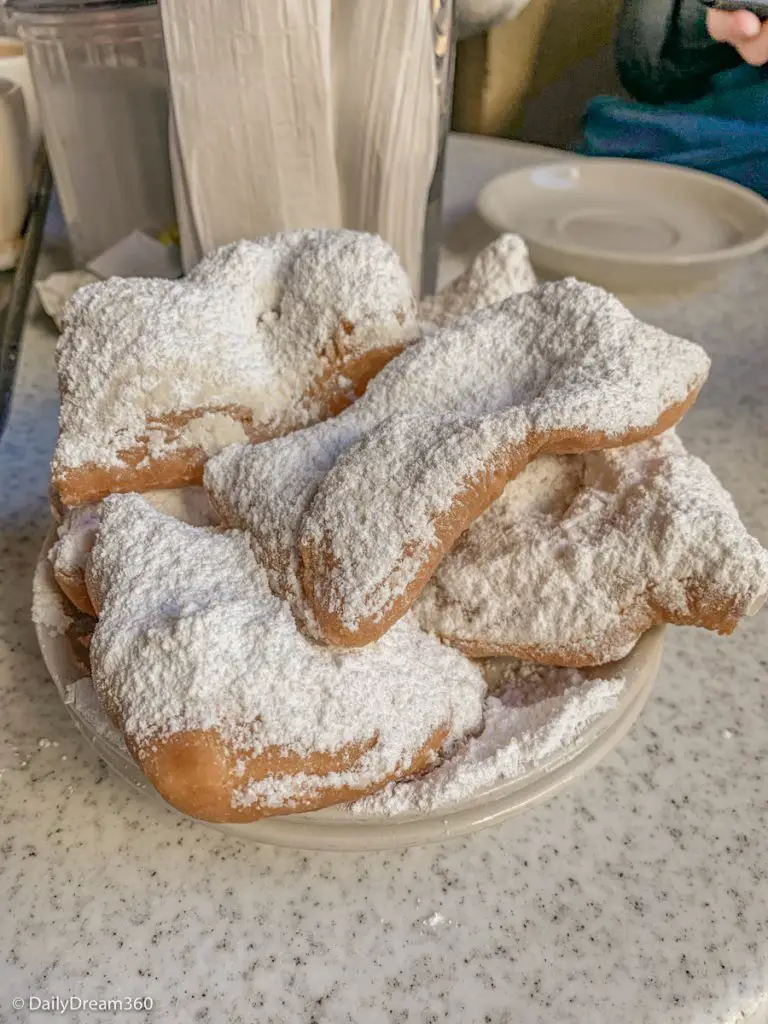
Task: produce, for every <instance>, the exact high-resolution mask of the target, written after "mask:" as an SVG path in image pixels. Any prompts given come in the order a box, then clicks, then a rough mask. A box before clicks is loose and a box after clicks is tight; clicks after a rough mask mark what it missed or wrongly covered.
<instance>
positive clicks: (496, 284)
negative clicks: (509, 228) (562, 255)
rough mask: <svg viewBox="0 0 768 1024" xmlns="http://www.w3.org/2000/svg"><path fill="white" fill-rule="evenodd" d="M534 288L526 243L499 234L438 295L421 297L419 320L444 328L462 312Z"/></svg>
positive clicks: (514, 237)
mask: <svg viewBox="0 0 768 1024" xmlns="http://www.w3.org/2000/svg"><path fill="white" fill-rule="evenodd" d="M535 287H536V275H535V274H534V272H533V267H532V266H531V262H530V259H529V257H528V246H527V245H526V244H525V242H524V241H523V239H522V238H521V237H520V236H519V235H513V234H504V235H499V237H498V238H495V239H494V240H493V241H492V242H491V244H490V245H487V246H486V247H485V248H484V249H481V251H480V252H479V253H478V254H477V256H475V258H474V260H472V262H471V263H470V265H469V266H468V267H467V269H466V270H465V271H464V272H463V273H462V274H459V276H458V277H457V278H455V279H454V280H453V281H451V282H450V284H448V285H446V287H445V288H443V289H442V290H441V291H439V292H438V293H437V295H429V296H427V297H426V298H425V299H422V301H421V303H420V304H419V319H420V320H421V321H422V322H423V323H427V324H432V325H435V326H436V327H443V326H445V325H446V324H448V323H450V322H451V321H452V320H455V319H456V318H457V317H459V316H463V315H464V314H465V313H474V312H476V311H477V310H478V309H486V308H487V307H488V306H494V305H496V303H497V302H502V301H503V300H504V299H506V298H508V297H509V296H510V295H517V294H518V293H520V292H527V291H530V290H531V288H535Z"/></svg>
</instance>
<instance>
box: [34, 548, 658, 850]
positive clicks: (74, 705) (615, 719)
mask: <svg viewBox="0 0 768 1024" xmlns="http://www.w3.org/2000/svg"><path fill="white" fill-rule="evenodd" d="M53 539H54V530H53V528H52V529H51V532H50V534H49V536H48V538H47V539H46V543H45V545H44V547H43V550H42V551H41V553H40V558H39V560H38V567H37V574H36V587H41V588H43V590H44V591H46V596H47V597H49V598H50V600H51V601H52V602H53V604H54V605H56V604H57V603H59V602H60V600H61V598H60V594H59V591H58V588H57V587H56V584H55V583H54V581H53V577H52V574H51V571H50V563H49V561H48V550H49V548H50V544H51V543H52V541H53ZM35 628H36V631H37V639H38V643H39V644H40V650H41V652H42V655H43V659H44V661H45V664H46V666H47V668H48V671H49V672H50V674H51V677H52V678H53V681H54V682H55V684H56V688H57V690H58V692H59V696H60V697H61V699H62V700H63V701H64V703H65V705H66V707H67V710H68V711H69V712H70V714H71V715H72V718H73V719H74V722H75V724H76V726H77V727H78V729H79V730H80V732H81V733H82V734H83V735H84V736H85V737H86V739H87V740H88V741H89V742H90V743H91V745H92V746H93V747H94V749H95V750H96V751H97V753H98V754H99V756H100V757H102V758H103V759H104V761H106V763H107V764H108V765H109V767H110V768H111V769H112V770H113V771H114V772H115V774H116V775H118V776H120V778H122V779H123V780H124V781H125V782H127V783H128V784H129V785H130V786H131V787H132V788H134V789H136V790H137V791H139V792H141V793H144V794H146V795H147V796H149V797H151V798H152V799H154V800H157V801H160V800H161V797H160V796H159V794H158V793H157V792H156V790H155V789H154V788H153V787H152V786H150V785H149V783H148V782H147V780H146V779H145V778H144V776H143V775H142V773H141V771H140V769H139V767H138V765H137V764H136V763H135V762H134V761H133V759H132V758H131V756H130V755H129V753H128V751H127V749H126V748H125V745H124V744H123V742H122V738H121V737H120V734H119V733H118V732H117V730H116V729H115V728H114V727H113V726H112V725H111V724H110V723H109V720H108V719H107V718H106V716H105V715H104V714H103V713H102V712H101V710H100V708H99V707H98V704H97V701H96V699H95V694H94V692H93V689H92V687H91V686H90V683H89V682H88V681H87V680H84V679H83V677H84V676H85V675H86V673H87V669H85V668H84V665H83V663H82V662H81V661H80V660H79V658H78V657H77V656H76V654H75V651H74V649H73V646H72V644H71V642H70V640H69V639H68V638H67V637H66V636H63V635H61V634H53V633H51V631H50V630H49V629H48V628H46V627H45V626H43V625H40V624H36V627H35ZM663 643H664V630H663V628H661V627H659V628H656V629H652V630H650V631H649V632H648V633H646V634H645V636H643V637H641V639H640V641H639V642H638V644H637V646H636V647H635V648H634V650H633V651H632V652H631V653H630V654H629V655H628V656H627V657H626V658H624V659H623V661H619V662H615V663H614V664H611V665H605V666H602V667H601V668H599V669H593V670H591V672H590V675H591V676H592V677H593V678H596V679H612V678H616V677H618V676H623V677H624V679H625V685H624V687H623V689H622V691H621V694H620V697H619V700H618V703H617V705H616V706H615V707H613V708H612V709H611V710H610V711H608V712H606V713H605V714H603V715H602V717H600V718H599V719H597V720H596V721H593V722H592V724H591V725H589V726H588V727H587V728H586V729H585V730H583V731H582V732H581V733H580V734H579V735H578V736H577V737H576V738H575V739H574V741H573V742H571V743H570V744H569V745H567V746H564V747H560V748H559V749H558V750H557V751H556V752H555V753H554V754H553V755H552V756H551V757H550V758H549V760H547V761H546V762H545V763H543V764H542V765H540V766H539V767H538V768H537V769H536V770H535V771H532V772H529V773H528V774H526V775H522V776H519V777H517V778H515V779H512V780H509V781H505V782H500V783H496V784H494V785H492V786H487V787H485V788H483V789H480V790H478V791H477V792H476V793H475V794H474V795H473V796H472V797H471V798H468V799H465V800H463V801H461V802H460V803H455V804H451V805H450V806H448V807H442V808H440V809H439V810H435V811H433V812H430V813H426V814H421V815H413V814H411V815H393V816H388V815H384V814H378V815H373V814H371V815H366V816H362V815H359V814H353V813H352V812H351V811H350V810H349V809H348V807H345V806H343V805H342V806H338V807H329V808H327V809H325V810H322V811H315V812H313V813H311V814H292V815H287V816H285V817H275V818H265V819H264V820H263V821H256V822H252V823H250V824H245V825H227V824H214V825H209V823H207V822H204V823H202V824H206V825H208V826H209V827H211V828H215V829H218V830H220V831H222V832H227V833H229V834H231V835H236V836H238V837H239V838H241V839H244V840H247V841H251V842H259V843H271V844H273V845H275V846H289V847H294V848H297V849H308V850H342V851H355V850H385V849H393V848H396V847H403V846H415V845H420V844H424V843H434V842H440V841H442V840H445V839H451V838H454V837H456V836H461V835H465V834H466V833H469V832H475V831H477V830H478V829H482V828H487V827H488V826H490V825H495V824H497V823H500V822H502V821H504V820H505V819H506V818H510V817H512V816H513V815H515V814H520V813H521V812H522V811H525V810H527V809H528V808H529V807H533V806H535V805H536V804H538V803H541V802H542V801H543V800H546V799H547V798H548V797H550V796H553V795H554V794H555V793H557V792H559V791H560V790H561V789H563V788H565V787H566V786H568V785H569V784H570V783H571V782H573V781H574V780H575V779H577V778H578V777H579V776H580V775H583V774H584V772H586V771H588V769H590V768H591V767H593V765H595V764H597V762H598V761H600V760H601V759H602V758H603V757H605V755H606V754H607V753H608V752H609V751H611V750H612V749H613V748H614V747H615V746H616V744H617V743H618V742H619V740H621V738H622V737H623V736H624V734H625V733H626V732H627V730H628V729H629V728H630V726H631V725H632V723H633V722H634V721H635V719H636V718H637V716H638V715H639V714H640V712H641V710H642V708H643V706H644V705H645V702H646V700H647V699H648V697H649V695H650V692H651V690H652V688H653V684H654V682H655V680H656V676H657V674H658V670H659V664H660V662H661V653H662V648H663Z"/></svg>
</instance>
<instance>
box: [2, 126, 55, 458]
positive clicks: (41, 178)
mask: <svg viewBox="0 0 768 1024" xmlns="http://www.w3.org/2000/svg"><path fill="white" fill-rule="evenodd" d="M52 188H53V179H52V177H51V169H50V167H49V165H48V155H47V153H46V150H45V145H44V144H43V143H42V142H41V143H40V146H39V147H38V150H37V153H36V155H35V162H34V167H33V171H32V187H31V192H30V199H29V206H28V209H27V216H26V219H25V223H24V231H23V238H24V243H23V245H22V249H21V255H20V256H19V262H18V263H17V265H16V269H15V270H14V272H13V280H12V283H11V292H10V297H9V299H8V305H7V306H6V308H5V315H4V317H3V315H2V313H1V312H0V438H2V436H3V433H4V432H5V428H6V426H7V425H8V419H9V417H10V414H11V401H12V398H13V388H14V384H15V383H16V371H17V369H18V362H19V353H20V351H21V337H22V334H23V331H24V321H25V319H26V315H27V307H28V305H29V297H30V295H31V293H32V284H33V282H34V279H35V270H36V269H37V261H38V259H39V257H40V249H41V247H42V242H43V231H44V229H45V217H46V214H47V212H48V205H49V202H50V198H51V192H52Z"/></svg>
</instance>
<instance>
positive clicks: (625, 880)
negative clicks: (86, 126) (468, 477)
mask: <svg viewBox="0 0 768 1024" xmlns="http://www.w3.org/2000/svg"><path fill="white" fill-rule="evenodd" d="M464 146H466V143H464ZM457 154H458V156H459V157H461V158H462V161H463V163H462V165H461V166H462V174H463V177H462V190H461V195H459V194H458V193H457V185H456V181H455V174H454V180H453V181H452V182H451V183H450V188H449V205H451V209H452V211H453V215H454V218H455V224H454V229H453V231H452V234H451V239H452V244H453V243H455V242H456V240H457V239H458V238H460V237H462V238H463V239H464V242H463V243H462V244H468V245H469V244H471V241H472V238H473V237H474V233H476V232H479V231H480V228H479V225H478V224H477V223H475V222H473V219H472V217H467V216H464V213H465V212H466V204H465V205H464V206H462V202H459V201H458V199H461V196H463V195H464V194H465V193H466V192H467V190H469V189H472V188H476V187H477V185H478V184H480V183H481V180H482V179H483V178H484V177H489V176H490V175H491V174H493V173H494V172H495V171H497V170H498V169H501V168H503V166H505V160H506V165H509V164H510V163H511V162H513V161H512V160H511V159H510V157H509V156H502V147H499V146H498V144H492V143H488V144H485V145H484V144H480V145H479V147H478V148H477V149H473V150H472V152H471V153H465V152H463V151H462V146H461V144H454V152H453V157H454V168H455V167H456V163H455V161H456V159H457ZM494 161H496V162H495V163H494ZM451 189H453V193H451ZM644 312H645V313H646V315H650V316H652V318H653V319H655V320H657V321H658V322H660V323H663V324H664V325H665V326H667V327H669V328H670V329H673V330H676V331H678V332H680V333H687V334H689V335H691V336H692V337H695V338H696V340H698V341H701V342H702V343H704V344H705V345H706V346H707V348H708V349H709V351H710V353H711V354H712V355H713V357H714V366H713V371H712V379H711V382H710V383H709V384H708V385H707V387H706V389H705V391H704V393H703V395H702V397H701V399H700V400H699V403H698V404H697V406H696V408H695V409H694V411H693V412H692V413H691V415H690V416H689V417H688V418H687V419H686V421H685V424H684V426H683V428H682V431H681V432H682V434H683V435H684V437H685V438H686V440H687V441H688V443H689V445H690V446H691V448H692V449H693V450H694V451H696V452H697V453H699V454H701V455H704V456H706V458H707V459H708V460H709V461H710V463H711V464H712V466H713V467H714V469H715V471H716V472H717V473H718V474H719V476H720V478H721V479H722V480H723V482H724V483H725V484H726V485H727V486H728V487H729V488H730V489H731V491H732V492H733V493H734V495H735V498H736V500H737V502H738V504H739V507H740V509H741V511H742V514H743V516H744V518H745V519H746V521H747V523H748V524H749V526H750V527H751V528H752V529H753V530H754V531H755V532H756V533H757V534H758V536H760V537H761V539H762V540H763V542H764V543H766V542H768V331H767V330H766V327H765V324H766V321H767V320H768V317H766V313H767V312H768V259H766V258H760V259H755V260H753V261H752V262H750V263H749V264H746V265H743V266H741V267H740V268H739V270H738V274H735V275H732V276H730V277H728V278H726V279H724V280H722V281H720V282H719V283H718V285H717V287H716V288H708V289H707V290H706V291H705V292H702V293H700V294H698V295H694V296H690V297H687V298H686V299H684V300H678V301H671V300H668V301H666V302H664V303H657V304H655V305H653V306H652V307H649V306H648V305H647V304H646V306H645V308H644ZM53 344H54V338H53V334H52V333H51V331H50V329H49V327H48V325H47V323H45V322H43V321H42V320H41V319H35V320H33V322H32V323H31V324H30V327H29V329H28V331H27V336H26V340H25V345H24V356H23V363H22V367H21V374H20V381H19V393H18V395H17V399H16V404H15V408H14V411H13V416H12V420H11V425H10V429H9V432H8V434H7V435H6V437H5V438H4V439H3V441H2V443H0V482H1V486H0V907H2V908H3V915H2V920H1V921H0V954H2V956H1V959H2V966H0V1021H3V1022H4V1021H16V1020H20V1021H26V1020H31V1019H38V1018H42V1019H45V1017H46V1016H47V1015H46V1014H44V1013H42V1012H40V1013H39V1014H38V1013H32V1014H30V1013H29V1012H28V1010H27V1009H24V1010H21V1011H17V1010H14V1009H13V1006H12V999H13V998H14V997H16V998H28V997H29V996H37V997H39V998H41V999H42V998H48V999H51V998H53V997H58V998H59V999H64V998H65V997H68V996H78V997H81V998H102V999H106V998H112V999H118V998H125V997H137V996H149V997H150V998H152V999H153V1000H154V1010H153V1011H152V1013H151V1014H150V1015H148V1019H152V1020H156V1021H172V1022H179V1021H188V1020H189V1021H192V1020H196V1021H215V1022H217V1024H218V1022H221V1021H227V1022H230V1024H236V1022H240V1021H242V1022H248V1024H250V1022H253V1021H259V1022H268V1021H273V1022H280V1024H283V1022H285V1024H304V1022H306V1024H310V1022H317V1024H340V1022H350V1024H384V1022H387V1024H390V1022H391V1024H395V1022H398V1024H400V1022H402V1024H404V1022H409V1024H411V1022H412V1024H416V1022H419V1024H422V1022H435V1024H438V1022H444V1021H449V1022H451V1024H470V1022H471V1024H474V1022H480V1024H483V1022H488V1024H502V1022H508V1024H511V1022H514V1024H545V1022H546V1024H615V1022H616V1021H621V1022H622V1024H645V1022H653V1024H731V1022H734V1024H735V1022H736V1021H742V1020H754V1021H765V1020H768V914H767V913H766V901H767V900H768V778H766V766H767V765H768V729H766V725H765V723H766V720H767V714H768V690H767V689H766V683H768V631H767V630H766V622H767V621H768V620H766V618H765V616H763V618H762V619H760V618H758V619H757V620H753V621H752V622H750V623H748V624H747V625H746V627H744V628H742V629H741V630H740V631H739V634H738V636H737V637H735V638H731V639H720V638H717V637H713V636H710V635H708V634H706V633H703V632H693V631H689V632H682V631H676V630H669V631H668V641H667V650H666V654H665V659H664V666H663V670H662V673H661V676H660V679H659V683H658V686H657V689H656V691H655V694H654V695H653V696H652V697H651V700H650V702H649V704H648V706H647V708H646V709H645V711H644V713H643V715H642V717H641V719H640V721H639V722H638V723H637V724H636V725H635V727H634V728H633V730H632V732H631V733H630V734H629V736H627V737H626V738H625V739H624V740H623V742H622V743H621V745H620V746H619V748H618V749H617V750H616V751H615V752H614V753H612V754H611V755H610V756H609V757H608V758H607V759H606V760H605V761H604V762H603V763H602V764H601V765H600V766H599V767H598V768H597V769H596V770H594V771H593V772H592V773H591V774H589V775H588V776H587V777H586V778H583V779H581V780H580V781H579V782H577V783H576V784H575V785H574V786H573V788H572V789H571V790H569V791H567V792H566V793H564V794H562V795H560V796H558V797H556V798H555V799H553V800H552V801H551V802H550V803H548V804H546V805H544V806H542V807H540V808H538V809H536V810H534V811H532V812H530V813H528V814H527V815H524V816H522V817H520V818H516V819H513V820H512V821H509V822H508V823H506V824H505V825H503V826H501V827H500V828H498V829H496V830H494V831H490V832H486V833H480V834H477V835H475V836H473V837H470V838H468V839H465V840H459V841H455V842H452V843H449V844H446V845H444V846H434V847H427V848H423V849H412V850H406V851H403V852H401V853H394V854H392V853H388V854H366V855H354V856H353V855H326V854H302V853H294V852H291V851H287V850H277V849H272V848H269V847H256V846H253V847H245V846H241V845H240V844H239V843H238V842H237V840H235V839H229V838H224V837H222V836H220V835H218V834H217V833H215V832H212V831H208V830H206V829H205V828H202V827H197V826H195V825H193V824H191V823H189V822H187V821H183V820H180V819H179V818H177V817H176V816H175V815H174V814H173V813H172V812H171V811H164V810H163V809H162V808H161V807H158V806H155V805H154V804H149V803H148V802H147V803H145V802H142V800H141V799H140V798H138V797H137V796H134V795H133V793H132V792H130V791H128V789H127V788H125V787H124V786H123V784H122V783H120V782H119V781H117V780H115V779H114V778H112V777H111V776H109V775H108V774H107V772H106V770H105V768H104V767H103V765H101V764H100V763H99V760H98V758H97V757H96V756H95V754H94V753H93V752H92V751H91V749H90V748H89V747H88V746H87V745H86V743H85V741H84V740H82V739H81V738H80V736H79V734H78V733H77V732H76V731H75V730H74V728H73V726H72V724H71V720H70V719H69V716H68V714H67V712H66V711H65V709H64V707H63V706H62V705H61V704H60V702H59V701H58V699H57V697H56V695H55V691H54V688H53V685H52V683H51V682H50V681H49V679H48V678H47V676H46V672H45V668H44V667H43V664H42V661H41V659H40V655H39V653H38V651H37V645H36V642H35V635H34V632H33V629H32V625H31V623H30V620H29V603H30V590H31V580H32V569H33V565H34V562H35V557H36V554H37V551H38V549H39V547H40V544H41V541H42V538H43V535H44V533H45V531H46V528H47V521H48V513H47V506H46V500H45V490H46V475H47V462H48V458H49V455H50V451H51V448H52V444H53V440H54V432H55V419H56V397H55V389H54V378H53V364H52V351H53ZM143 1016H144V1015H143V1014H142V1013H124V1014H122V1015H121V1014H115V1013H100V1012H98V1011H91V1012H88V1013H86V1012H81V1013H71V1014H69V1013H65V1014H61V1015H59V1016H58V1017H57V1019H61V1020H66V1021H101V1020H105V1021H106V1020H110V1021H113V1020H126V1021H129V1020H133V1021H136V1020H140V1019H143Z"/></svg>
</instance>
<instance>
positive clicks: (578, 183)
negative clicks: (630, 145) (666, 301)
mask: <svg viewBox="0 0 768 1024" xmlns="http://www.w3.org/2000/svg"><path fill="white" fill-rule="evenodd" d="M478 209H479V211H480V213H481V215H482V216H483V217H484V219H485V220H487V221H488V223H489V224H491V225H492V226H493V227H494V228H496V229H498V230H499V231H515V232H517V233H518V234H520V235H522V236H523V238H525V240H526V241H527V243H528V246H529V248H530V251H531V258H532V260H533V263H534V265H535V266H536V267H537V269H538V270H539V271H540V272H541V273H542V275H543V276H545V277H553V278H559V277H567V276H574V277H580V278H582V279H583V280H586V281H592V282H594V283H595V284H600V285H603V286H604V287H606V288H610V289H612V290H614V291H619V292H623V293H637V292H641V293H642V292H648V291H658V290H662V291H669V290H674V289H677V288H680V287H685V286H687V285H691V284H694V283H695V282H697V281H699V280H701V279H706V278H708V277H711V276H712V275H713V274H715V273H716V272H717V271H719V270H720V269H722V268H723V267H724V266H725V265H726V264H728V263H730V262H732V261H733V260H736V259H740V258H742V257H744V256H747V255H749V254H751V253H754V252H757V251H758V250H760V249H762V248H764V247H765V246H766V245H768V202H766V201H765V200H764V199H763V198H762V197H761V196H759V195H757V193H755V192H752V191H750V190H749V189H746V188H742V187H741V186H740V185H735V184H733V183H732V182H730V181H726V180H725V179H723V178H718V177H716V176H715V175H712V174H704V173H702V172H701V171H691V170H688V169H686V168H682V167H673V166H670V165H667V164H657V163H649V162H646V161H644V160H614V159H608V158H595V157H580V158H574V159H572V160H558V161H557V162H555V163H551V164H544V165H541V166H538V167H526V168H521V169H520V170H516V171H511V172H510V173H508V174H503V175H501V176H500V177H498V178H494V179H493V181H490V182H489V183H488V184H487V185H486V186H485V188H484V189H483V190H482V192H481V193H480V196H479V198H478Z"/></svg>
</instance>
